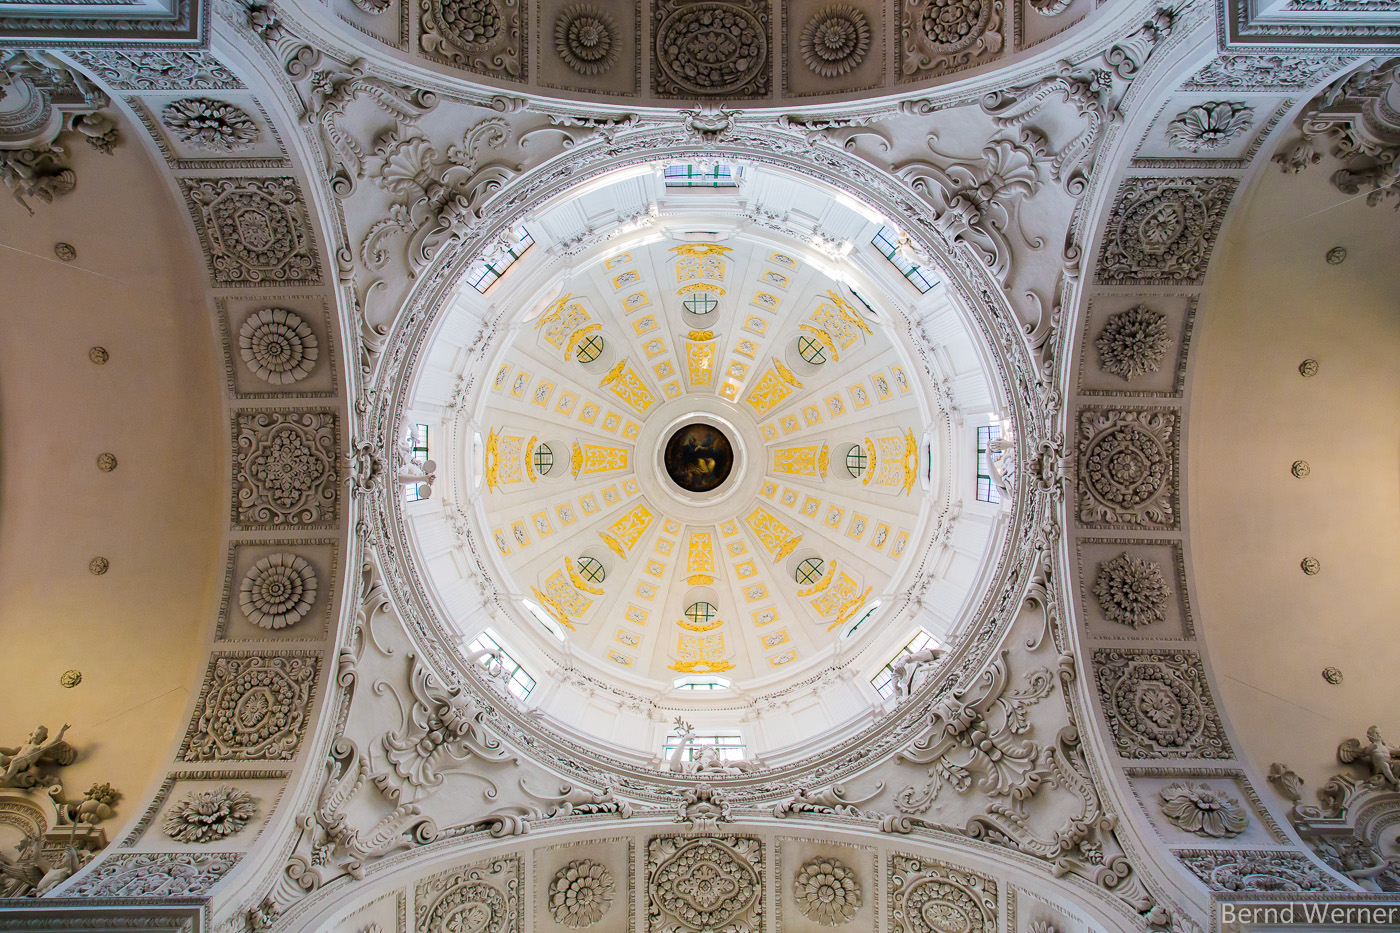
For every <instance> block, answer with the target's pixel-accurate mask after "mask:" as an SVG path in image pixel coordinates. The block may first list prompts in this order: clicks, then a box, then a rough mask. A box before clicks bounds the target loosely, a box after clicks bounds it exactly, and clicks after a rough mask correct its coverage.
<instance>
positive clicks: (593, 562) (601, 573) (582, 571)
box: [578, 557, 608, 583]
mask: <svg viewBox="0 0 1400 933" xmlns="http://www.w3.org/2000/svg"><path fill="white" fill-rule="evenodd" d="M578 575H579V576H581V577H583V578H584V579H585V580H587V581H588V582H589V583H602V582H603V578H604V577H606V576H607V575H608V574H607V571H606V570H604V569H603V562H602V561H600V560H597V559H595V558H592V557H580V558H579V559H578Z"/></svg>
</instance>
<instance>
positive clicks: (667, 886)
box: [647, 836, 764, 933]
mask: <svg viewBox="0 0 1400 933" xmlns="http://www.w3.org/2000/svg"><path fill="white" fill-rule="evenodd" d="M763 902H764V894H763V843H762V842H761V841H759V840H758V839H755V838H753V837H751V836H713V837H712V836H692V837H686V836H658V837H654V838H652V839H650V840H649V841H648V842H647V931H648V933H709V931H712V930H723V931H725V933H763V930H764V923H763V919H764V918H763Z"/></svg>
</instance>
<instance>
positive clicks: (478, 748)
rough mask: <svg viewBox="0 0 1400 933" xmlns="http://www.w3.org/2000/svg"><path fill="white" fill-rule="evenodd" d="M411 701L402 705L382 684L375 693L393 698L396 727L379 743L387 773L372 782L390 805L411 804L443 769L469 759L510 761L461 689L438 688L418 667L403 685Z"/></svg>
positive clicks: (479, 708) (437, 781) (475, 702)
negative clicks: (397, 715) (401, 801)
mask: <svg viewBox="0 0 1400 933" xmlns="http://www.w3.org/2000/svg"><path fill="white" fill-rule="evenodd" d="M409 688H410V690H411V696H410V698H409V702H408V703H407V704H405V702H404V700H403V698H401V697H399V696H398V694H397V692H396V691H394V688H393V687H392V686H391V685H390V684H389V683H388V682H387V681H378V682H377V683H376V684H375V690H376V692H379V693H385V692H389V693H393V694H394V697H395V699H396V700H397V701H398V703H399V709H400V715H401V716H402V722H401V724H400V725H399V727H398V728H397V729H393V730H390V731H389V732H387V733H385V734H384V737H383V738H382V739H381V740H380V745H381V746H382V748H383V751H384V755H385V758H386V760H387V762H388V765H389V767H388V769H387V770H384V771H380V772H378V773H376V774H375V775H374V776H373V779H374V784H375V786H376V787H378V788H379V789H380V791H381V792H383V793H384V795H385V796H386V797H388V798H389V799H390V800H399V799H401V798H406V799H408V800H413V799H415V798H417V797H420V796H423V795H424V794H426V793H427V792H429V791H431V790H433V789H435V788H437V787H438V786H440V785H441V784H442V782H443V780H444V774H443V771H444V769H447V768H451V767H453V766H454V765H456V764H458V763H460V762H463V761H466V760H467V759H469V758H472V757H473V756H475V757H476V758H479V759H481V760H483V761H504V760H506V759H507V758H509V757H510V754H509V752H508V751H507V750H506V749H505V748H503V747H502V745H501V742H500V740H499V739H498V738H496V737H495V736H494V735H493V734H492V733H491V732H490V731H489V730H488V728H487V726H486V724H485V722H483V717H484V716H485V715H486V712H487V708H486V707H485V706H484V705H483V704H482V702H481V701H480V700H479V699H477V697H476V696H475V695H474V694H472V693H471V692H470V691H468V690H466V689H465V688H463V687H461V686H455V685H454V686H452V687H444V686H443V685H442V683H441V681H439V680H438V679H437V676H436V675H434V674H433V673H432V672H431V671H430V670H428V669H427V668H426V667H423V666H421V665H418V666H416V667H415V668H414V670H413V675H412V677H410V679H409Z"/></svg>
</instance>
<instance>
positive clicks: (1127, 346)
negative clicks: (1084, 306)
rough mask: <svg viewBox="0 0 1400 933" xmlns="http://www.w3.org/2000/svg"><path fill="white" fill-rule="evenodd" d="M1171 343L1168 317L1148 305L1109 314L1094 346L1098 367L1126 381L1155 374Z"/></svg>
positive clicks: (1095, 339)
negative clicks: (1097, 356) (1096, 351)
mask: <svg viewBox="0 0 1400 933" xmlns="http://www.w3.org/2000/svg"><path fill="white" fill-rule="evenodd" d="M1170 344H1171V335H1170V334H1169V333H1168V332H1167V316H1166V315H1165V314H1163V313H1161V312H1160V311H1154V310H1152V309H1151V308H1149V307H1148V306H1147V305H1137V306H1136V307H1133V308H1129V309H1128V310H1126V311H1120V312H1118V313H1117V314H1111V315H1109V316H1108V319H1107V320H1106V321H1104V325H1103V329H1102V330H1101V331H1099V335H1098V336H1097V337H1095V338H1094V349H1096V350H1098V351H1099V368H1101V369H1102V370H1103V371H1104V372H1106V373H1111V374H1112V375H1115V376H1120V377H1122V379H1123V380H1124V381H1125V382H1131V381H1132V380H1133V379H1135V378H1137V377H1138V376H1143V375H1146V374H1147V373H1155V372H1156V371H1157V370H1158V369H1159V368H1160V367H1161V365H1162V360H1163V359H1165V357H1166V355H1167V348H1168V346H1170Z"/></svg>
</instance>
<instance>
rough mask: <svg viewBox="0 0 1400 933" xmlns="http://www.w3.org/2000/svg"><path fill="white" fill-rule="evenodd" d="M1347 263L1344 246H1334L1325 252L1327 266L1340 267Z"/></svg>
mask: <svg viewBox="0 0 1400 933" xmlns="http://www.w3.org/2000/svg"><path fill="white" fill-rule="evenodd" d="M1346 261H1347V248H1346V247H1345V246H1334V247H1332V248H1331V249H1329V250H1328V251H1327V264H1328V265H1329V266H1340V265H1341V264H1342V263H1344V262H1346Z"/></svg>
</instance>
